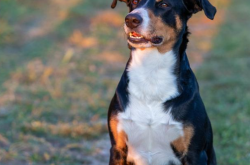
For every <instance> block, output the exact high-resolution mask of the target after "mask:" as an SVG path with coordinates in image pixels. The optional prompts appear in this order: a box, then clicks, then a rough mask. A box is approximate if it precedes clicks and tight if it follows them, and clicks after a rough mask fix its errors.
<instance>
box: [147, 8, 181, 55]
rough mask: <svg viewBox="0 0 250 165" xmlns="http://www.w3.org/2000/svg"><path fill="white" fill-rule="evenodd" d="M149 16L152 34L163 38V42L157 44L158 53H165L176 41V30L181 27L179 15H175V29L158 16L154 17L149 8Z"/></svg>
mask: <svg viewBox="0 0 250 165" xmlns="http://www.w3.org/2000/svg"><path fill="white" fill-rule="evenodd" d="M148 13H149V18H150V20H151V22H150V24H151V25H150V27H151V28H152V29H151V32H152V33H153V35H154V36H162V37H163V38H164V41H163V44H162V45H160V46H157V48H158V51H159V52H160V53H165V52H168V51H170V50H172V48H173V46H174V44H175V43H176V40H177V37H178V32H179V31H180V30H181V28H182V22H181V20H180V17H179V16H178V15H176V27H177V29H175V28H173V27H170V26H168V25H166V24H165V23H164V22H163V21H162V19H161V18H160V17H156V16H155V15H154V14H153V13H152V12H151V11H150V10H148Z"/></svg>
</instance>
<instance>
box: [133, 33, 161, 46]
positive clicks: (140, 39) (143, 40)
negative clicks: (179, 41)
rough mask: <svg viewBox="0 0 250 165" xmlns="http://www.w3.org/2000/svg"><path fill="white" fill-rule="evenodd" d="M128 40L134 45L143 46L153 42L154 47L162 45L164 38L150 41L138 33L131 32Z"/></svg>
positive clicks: (157, 37) (154, 38)
mask: <svg viewBox="0 0 250 165" xmlns="http://www.w3.org/2000/svg"><path fill="white" fill-rule="evenodd" d="M128 40H129V41H130V42H132V43H133V44H143V43H148V42H151V43H152V44H153V45H160V44H161V43H162V42H163V38H162V37H159V36H154V37H152V38H150V39H148V38H146V37H144V36H143V35H141V34H139V33H136V32H130V33H129V35H128Z"/></svg>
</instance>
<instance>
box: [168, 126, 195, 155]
mask: <svg viewBox="0 0 250 165" xmlns="http://www.w3.org/2000/svg"><path fill="white" fill-rule="evenodd" d="M193 135H194V128H193V127H192V126H186V127H184V135H183V136H182V137H179V138H178V139H176V140H175V141H173V142H172V145H173V146H174V148H175V149H176V150H177V151H178V152H179V153H182V156H185V155H186V154H187V152H188V147H189V145H190V142H191V139H192V137H193Z"/></svg>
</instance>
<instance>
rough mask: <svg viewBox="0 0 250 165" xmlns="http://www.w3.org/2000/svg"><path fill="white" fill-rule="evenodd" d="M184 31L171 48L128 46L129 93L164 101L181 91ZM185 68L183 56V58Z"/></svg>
mask: <svg viewBox="0 0 250 165" xmlns="http://www.w3.org/2000/svg"><path fill="white" fill-rule="evenodd" d="M187 35H188V32H184V33H183V36H182V37H181V38H180V40H178V41H177V42H176V44H175V46H174V48H173V49H172V50H169V51H168V52H165V53H160V52H159V51H158V49H157V48H146V49H139V48H137V49H132V50H131V58H130V61H129V63H128V66H127V71H128V77H129V80H130V83H129V93H130V94H131V95H134V96H135V97H137V98H140V99H144V100H149V101H152V100H159V101H167V100H170V99H172V98H175V97H177V96H178V95H179V94H180V93H181V85H180V81H179V80H180V76H181V74H180V70H181V65H183V63H182V62H181V61H182V59H183V56H184V54H185V50H186V46H187V42H188V40H187ZM185 63H187V65H188V67H189V63H188V61H187V59H186V60H185Z"/></svg>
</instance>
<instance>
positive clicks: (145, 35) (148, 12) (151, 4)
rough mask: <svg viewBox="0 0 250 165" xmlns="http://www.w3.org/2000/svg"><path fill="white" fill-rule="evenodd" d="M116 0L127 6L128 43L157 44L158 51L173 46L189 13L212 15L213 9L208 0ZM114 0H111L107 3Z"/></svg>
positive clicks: (132, 44) (214, 9)
mask: <svg viewBox="0 0 250 165" xmlns="http://www.w3.org/2000/svg"><path fill="white" fill-rule="evenodd" d="M119 1H122V2H125V3H126V4H127V6H128V7H129V10H130V13H129V14H128V15H127V16H126V18H125V24H124V29H125V32H126V34H127V36H128V43H129V44H130V45H131V46H132V47H134V48H148V47H157V48H158V49H159V51H160V52H166V51H168V50H170V49H172V48H173V46H174V44H175V43H176V42H177V39H178V38H180V34H181V32H183V30H184V29H186V26H187V21H188V19H189V18H190V17H191V16H192V14H194V13H197V12H198V11H201V10H204V12H205V14H206V16H207V17H208V18H209V19H213V18H214V15H215V13H216V8H215V7H214V6H212V5H211V4H210V2H209V1H208V0H119ZM116 3H117V0H113V3H112V5H111V7H112V8H114V7H115V6H116Z"/></svg>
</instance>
